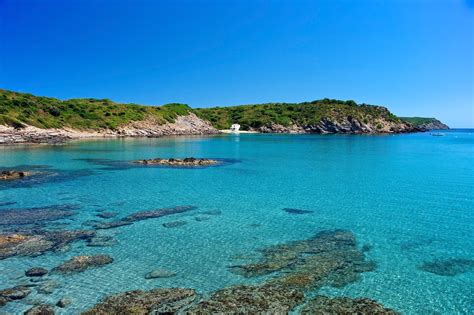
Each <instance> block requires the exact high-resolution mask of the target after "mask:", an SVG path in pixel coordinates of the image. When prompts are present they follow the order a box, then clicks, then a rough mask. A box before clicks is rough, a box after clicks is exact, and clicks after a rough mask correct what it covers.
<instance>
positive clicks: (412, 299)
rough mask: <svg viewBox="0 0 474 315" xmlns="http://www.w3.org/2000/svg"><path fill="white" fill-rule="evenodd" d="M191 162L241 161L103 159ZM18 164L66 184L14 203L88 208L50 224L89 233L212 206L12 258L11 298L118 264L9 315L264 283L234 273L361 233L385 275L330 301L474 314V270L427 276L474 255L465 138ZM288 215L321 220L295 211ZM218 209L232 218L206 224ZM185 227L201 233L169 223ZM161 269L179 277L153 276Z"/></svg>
mask: <svg viewBox="0 0 474 315" xmlns="http://www.w3.org/2000/svg"><path fill="white" fill-rule="evenodd" d="M186 156H195V157H200V158H222V159H229V160H228V161H232V162H231V163H226V165H224V166H222V167H209V168H200V169H176V168H144V167H139V168H137V167H131V168H129V167H107V166H104V165H103V163H102V164H101V163H93V161H100V159H102V160H103V159H107V160H112V161H122V162H123V161H129V160H135V159H148V158H155V157H186ZM15 165H45V166H49V168H48V171H51V170H52V171H54V170H56V171H58V172H59V173H60V174H61V176H58V180H54V179H50V180H47V181H43V182H39V183H37V184H34V185H33V184H32V185H18V184H12V186H10V187H9V186H5V185H3V186H2V187H0V204H1V203H6V202H16V204H14V206H8V207H14V208H22V207H24V208H26V207H40V206H47V205H58V204H77V205H80V207H81V208H80V209H79V210H76V211H77V212H78V213H77V214H76V215H75V216H72V217H68V218H67V219H64V220H60V221H57V222H51V223H48V224H50V225H51V227H53V226H54V224H56V223H58V222H60V223H61V222H63V223H68V225H67V228H68V229H73V228H80V229H89V228H90V227H89V226H85V225H84V222H86V221H88V220H100V221H113V220H116V219H118V218H121V217H124V216H126V215H128V214H131V213H135V212H137V211H144V210H153V209H158V208H163V207H172V206H177V205H193V206H196V207H198V208H197V209H196V210H192V211H190V212H185V213H180V214H176V215H172V216H166V217H161V218H156V219H149V220H143V221H138V222H135V223H133V224H132V225H128V226H123V227H119V228H114V229H108V230H99V231H98V234H99V235H107V236H112V237H113V238H114V239H115V240H116V241H117V242H118V243H117V244H116V245H113V246H110V247H88V246H86V244H85V243H82V242H76V243H74V244H73V245H72V246H71V248H70V249H69V250H67V251H66V250H65V251H61V252H54V253H53V252H48V253H46V254H44V255H42V256H38V257H13V258H8V259H5V260H1V261H0V289H2V288H7V287H12V286H14V285H17V284H19V283H22V282H24V281H26V280H27V279H26V278H25V277H24V276H23V275H24V271H25V270H27V269H29V268H31V267H37V266H42V267H46V268H48V269H49V268H52V267H55V266H57V265H59V264H60V263H62V262H64V261H65V260H67V259H69V258H71V257H73V256H76V255H81V254H94V253H97V254H99V253H100V254H108V255H110V256H112V257H113V258H114V262H113V263H112V264H109V265H106V266H103V267H100V268H97V269H89V270H87V271H85V272H82V273H78V274H72V275H59V274H57V275H51V276H49V278H51V279H53V280H54V281H56V282H58V284H59V288H58V289H57V290H55V291H54V292H53V293H52V294H50V295H44V294H36V293H32V294H31V295H30V296H28V297H27V298H25V299H24V300H21V301H18V302H11V303H9V304H7V306H5V307H4V308H3V309H2V310H1V311H6V312H12V313H18V312H20V311H24V310H25V309H28V308H29V307H30V306H29V305H28V303H33V302H34V301H37V300H40V301H44V302H47V303H52V304H55V303H56V302H57V301H58V300H59V299H60V298H61V297H64V296H68V297H70V298H71V299H72V300H73V304H72V305H71V306H70V307H68V308H66V309H64V310H62V312H64V313H77V312H79V311H81V310H84V309H87V308H88V307H90V306H92V305H93V304H95V303H96V302H97V301H98V300H99V299H101V298H102V297H104V296H106V295H109V294H112V293H117V292H122V291H126V290H132V289H151V288H154V287H190V288H196V289H197V290H198V291H199V292H201V293H210V292H212V291H214V290H216V289H219V288H222V287H225V286H228V285H232V284H236V283H252V281H254V282H256V281H259V279H248V278H244V277H242V276H239V275H237V274H234V273H231V272H230V271H229V268H228V267H229V266H231V265H235V264H239V263H244V262H249V261H252V259H255V257H258V256H255V255H258V249H261V248H265V247H267V246H270V245H275V244H278V243H284V242H288V241H291V240H299V239H306V238H308V237H310V236H312V235H314V234H315V232H317V231H321V230H326V229H347V230H350V231H352V232H353V233H354V234H355V236H356V237H357V240H358V242H359V245H360V246H362V245H364V244H368V245H370V247H371V249H370V251H369V252H367V255H368V258H369V259H371V260H374V261H375V262H376V263H377V268H376V270H375V271H373V272H366V273H363V274H362V279H361V280H360V281H358V282H355V283H352V284H349V285H347V286H345V287H343V288H338V289H335V288H331V287H324V288H322V289H320V290H319V291H318V293H320V294H327V295H335V296H339V295H346V296H353V297H369V298H372V299H375V300H378V301H379V302H380V303H382V304H384V305H385V306H387V307H391V308H393V309H395V310H398V311H401V312H402V313H406V314H417V313H435V312H438V313H443V314H453V313H459V314H469V313H472V311H473V310H474V309H473V305H474V300H473V295H472V291H473V288H474V273H473V272H472V271H470V272H466V273H462V274H458V275H456V276H440V275H436V274H433V273H429V272H426V271H423V270H420V268H419V267H420V265H421V264H422V263H423V262H425V261H433V260H436V259H450V258H467V259H474V242H472V237H473V232H474V225H473V224H474V197H473V196H474V135H473V134H472V133H469V132H460V131H452V132H447V133H446V136H444V137H431V136H430V135H429V134H408V135H395V136H345V135H336V136H317V135H240V136H235V135H225V136H215V137H202V138H201V137H175V138H161V139H114V140H95V141H78V142H72V143H69V144H66V145H61V146H12V147H0V166H2V167H13V166H15ZM68 172H70V173H68ZM67 174H70V176H67ZM77 174H80V176H74V175H77ZM8 207H6V208H8ZM3 208H4V207H0V211H2V209H3ZM284 208H292V209H304V210H307V211H312V212H308V213H304V214H291V213H288V212H285V211H283V209H284ZM99 210H106V211H114V212H118V215H117V217H116V218H112V219H101V218H98V217H97V216H96V215H97V213H98V211H99ZM217 210H218V211H220V212H221V214H220V215H219V214H217V215H216V214H205V212H209V211H211V213H213V212H216V211H217ZM217 213H218V212H217ZM196 217H207V218H208V220H196V219H195V218H196ZM171 221H186V222H187V224H185V225H182V226H179V227H174V228H166V227H164V226H163V223H166V222H171ZM159 268H165V269H168V270H171V271H174V272H176V273H177V274H176V276H174V277H170V278H160V279H145V278H144V276H145V274H146V273H148V272H150V271H152V270H154V269H159ZM34 291H35V290H33V292H34ZM58 311H59V309H58Z"/></svg>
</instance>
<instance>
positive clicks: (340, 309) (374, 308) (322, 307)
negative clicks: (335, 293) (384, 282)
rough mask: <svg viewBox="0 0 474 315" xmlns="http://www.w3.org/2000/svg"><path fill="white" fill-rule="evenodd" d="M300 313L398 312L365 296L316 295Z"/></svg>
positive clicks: (388, 314) (392, 314) (389, 314)
mask: <svg viewBox="0 0 474 315" xmlns="http://www.w3.org/2000/svg"><path fill="white" fill-rule="evenodd" d="M301 314H338V315H353V314H371V315H396V314H398V313H397V312H395V311H393V310H391V309H389V308H385V307H384V306H382V305H380V304H379V303H377V302H376V301H374V300H370V299H366V298H358V299H352V298H348V297H336V298H330V297H326V296H321V295H318V296H316V297H314V298H313V299H311V300H310V301H309V302H308V303H306V305H305V306H304V307H303V308H302V310H301Z"/></svg>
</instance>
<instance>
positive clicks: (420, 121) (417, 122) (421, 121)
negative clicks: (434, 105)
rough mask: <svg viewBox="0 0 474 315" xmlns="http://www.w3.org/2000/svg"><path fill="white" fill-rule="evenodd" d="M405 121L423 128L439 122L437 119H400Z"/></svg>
mask: <svg viewBox="0 0 474 315" xmlns="http://www.w3.org/2000/svg"><path fill="white" fill-rule="evenodd" d="M400 118H401V119H403V120H404V121H408V122H409V123H410V124H412V125H413V126H415V127H417V126H421V125H424V124H428V123H431V122H434V121H438V120H437V119H436V118H425V117H400Z"/></svg>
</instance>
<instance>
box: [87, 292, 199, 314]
mask: <svg viewBox="0 0 474 315" xmlns="http://www.w3.org/2000/svg"><path fill="white" fill-rule="evenodd" d="M195 299H196V292H195V291H194V290H191V289H181V288H171V289H155V290H151V291H140V290H137V291H130V292H125V293H123V294H119V295H114V296H110V297H108V298H106V299H105V300H104V301H102V302H101V303H99V304H97V305H95V306H94V307H93V308H91V309H89V310H88V311H86V312H84V313H83V315H98V314H163V313H166V314H171V313H175V312H178V311H179V310H181V309H183V308H184V307H187V306H188V305H190V304H191V303H192V302H193V301H194V300H195Z"/></svg>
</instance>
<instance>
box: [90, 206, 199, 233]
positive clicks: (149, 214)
mask: <svg viewBox="0 0 474 315" xmlns="http://www.w3.org/2000/svg"><path fill="white" fill-rule="evenodd" d="M195 209H197V207H195V206H176V207H172V208H162V209H156V210H150V211H139V212H136V213H134V214H131V215H128V216H126V217H124V218H122V219H120V220H118V221H115V222H104V223H99V224H97V225H95V226H94V227H95V228H96V229H111V228H115V227H119V226H123V225H130V224H133V222H136V221H141V220H148V219H154V218H160V217H164V216H168V215H173V214H177V213H183V212H188V211H191V210H195Z"/></svg>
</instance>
